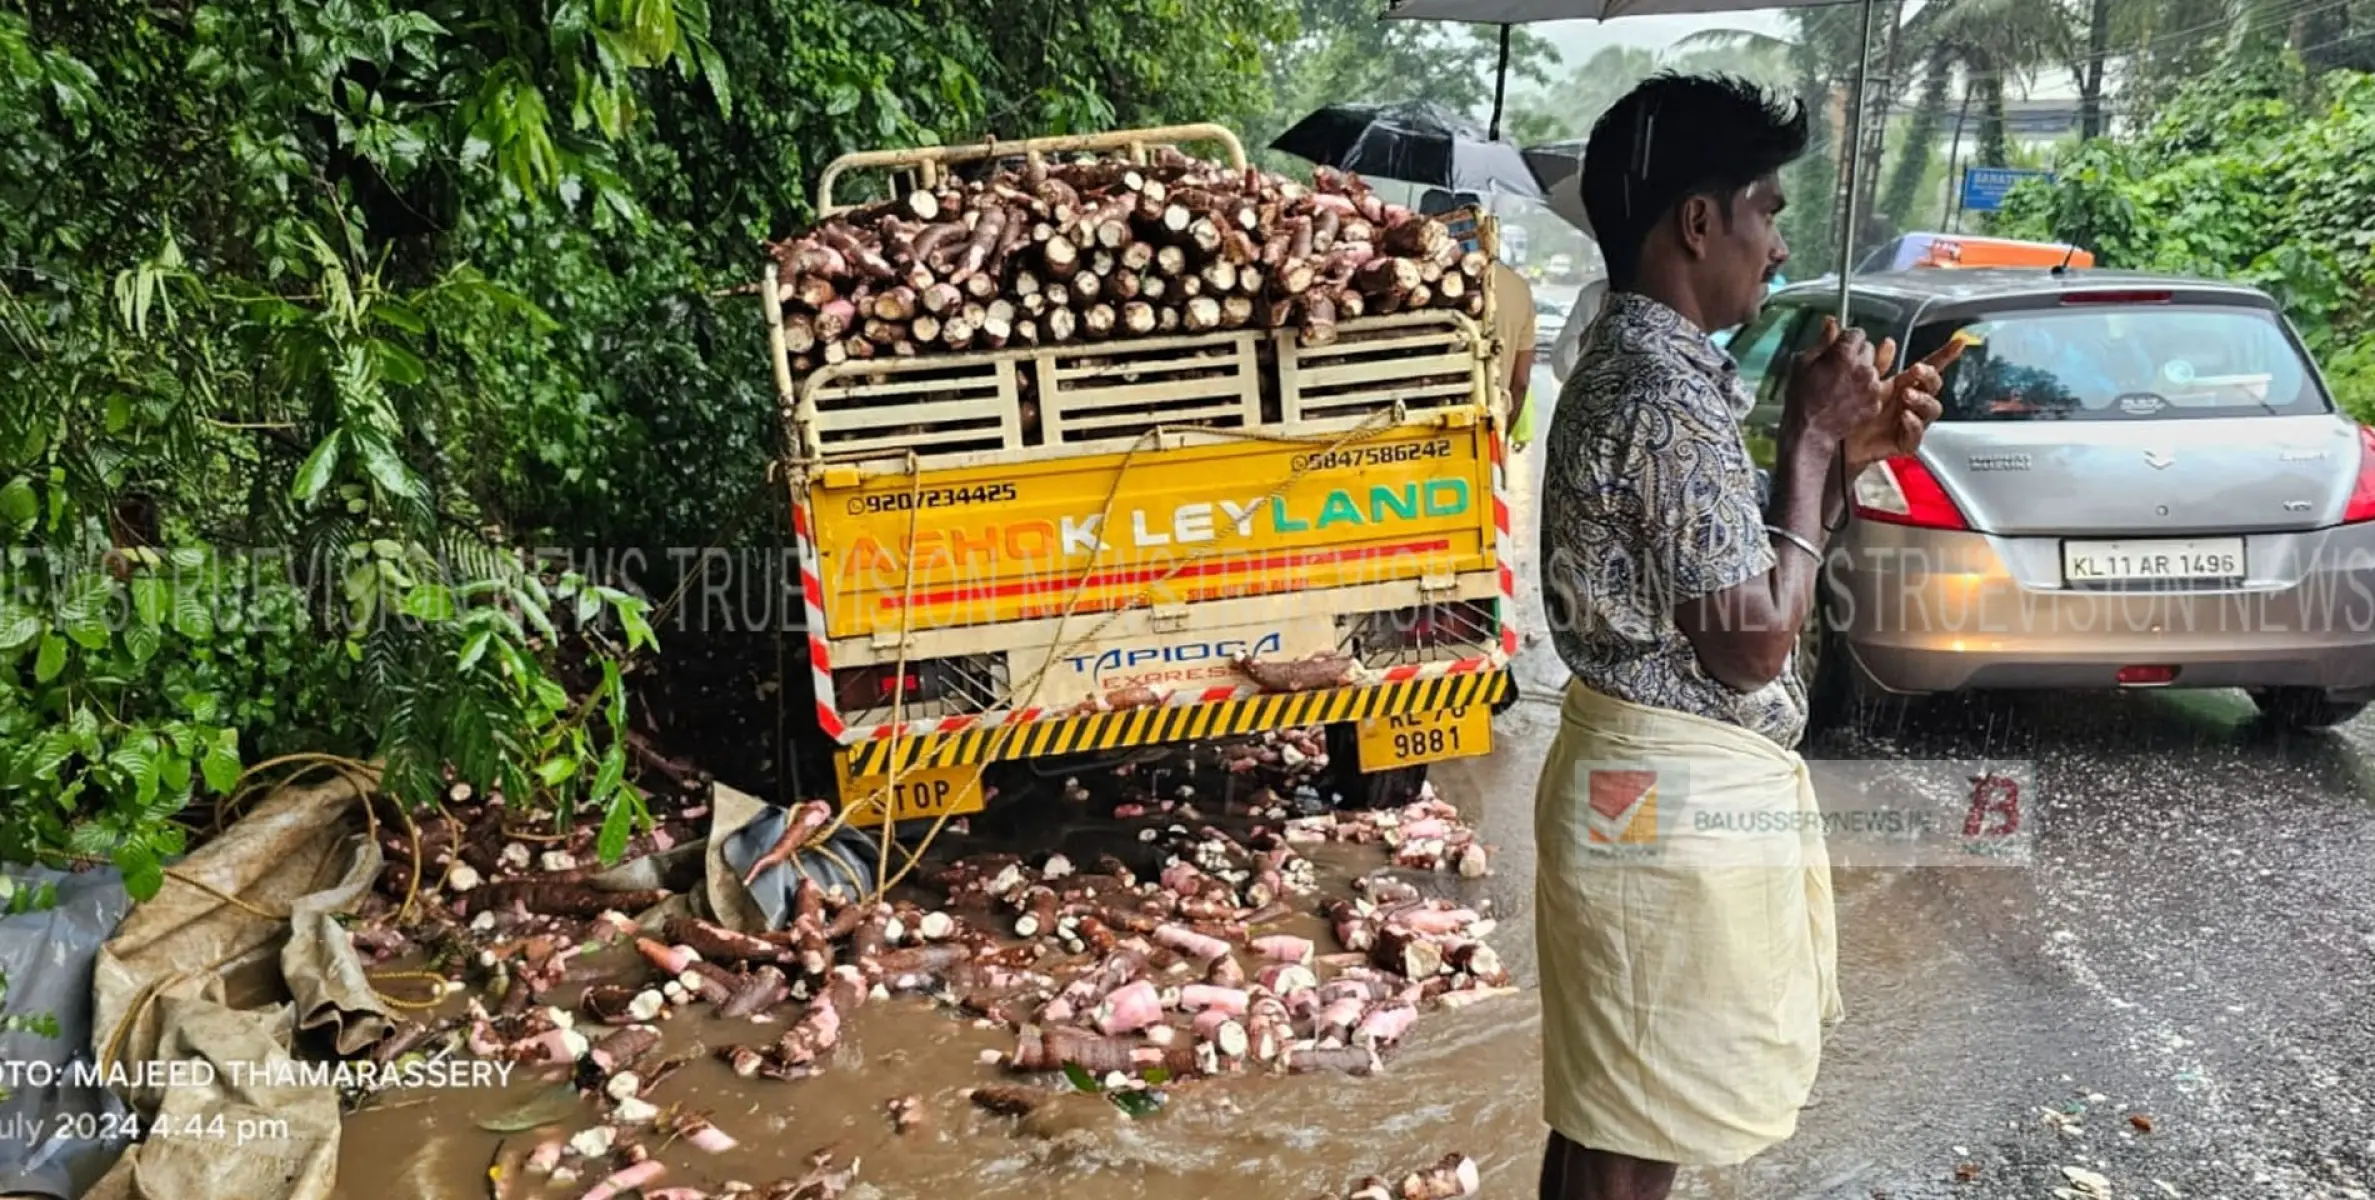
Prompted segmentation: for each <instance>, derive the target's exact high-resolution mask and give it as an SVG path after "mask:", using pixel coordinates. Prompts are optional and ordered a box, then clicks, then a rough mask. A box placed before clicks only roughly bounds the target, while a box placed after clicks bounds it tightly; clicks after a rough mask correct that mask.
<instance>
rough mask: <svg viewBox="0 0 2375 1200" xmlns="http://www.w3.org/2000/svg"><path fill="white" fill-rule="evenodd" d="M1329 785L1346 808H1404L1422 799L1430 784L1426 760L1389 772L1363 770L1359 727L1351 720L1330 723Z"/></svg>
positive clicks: (1328, 743)
mask: <svg viewBox="0 0 2375 1200" xmlns="http://www.w3.org/2000/svg"><path fill="white" fill-rule="evenodd" d="M1327 745H1328V779H1327V786H1328V787H1329V788H1330V789H1331V790H1333V791H1334V792H1335V793H1336V794H1337V795H1338V796H1341V797H1342V798H1343V799H1342V800H1341V801H1340V805H1341V806H1342V807H1344V808H1400V807H1402V806H1403V805H1405V804H1409V803H1412V802H1413V801H1416V800H1417V799H1418V794H1419V790H1420V789H1421V788H1424V787H1425V786H1426V784H1427V768H1426V765H1425V764H1424V763H1421V764H1420V765H1418V766H1415V767H1396V768H1394V769H1392V770H1388V771H1372V772H1366V773H1364V772H1363V771H1362V770H1361V750H1360V745H1359V734H1358V729H1357V727H1356V726H1355V725H1354V724H1353V723H1352V722H1350V721H1345V722H1341V723H1339V724H1335V725H1330V726H1328V742H1327Z"/></svg>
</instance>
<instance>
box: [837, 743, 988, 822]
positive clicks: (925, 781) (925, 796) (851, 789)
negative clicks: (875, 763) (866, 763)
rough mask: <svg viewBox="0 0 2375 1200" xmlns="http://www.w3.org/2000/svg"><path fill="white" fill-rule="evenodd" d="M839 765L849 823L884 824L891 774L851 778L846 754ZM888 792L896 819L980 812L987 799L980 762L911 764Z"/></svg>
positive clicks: (838, 760) (838, 759)
mask: <svg viewBox="0 0 2375 1200" xmlns="http://www.w3.org/2000/svg"><path fill="white" fill-rule="evenodd" d="M836 765H837V766H838V767H839V769H840V774H841V807H842V808H843V809H845V810H847V811H848V813H849V816H848V818H847V823H848V824H851V825H855V826H860V827H867V826H875V825H880V824H882V810H883V803H882V799H883V797H884V795H885V789H886V787H888V785H889V784H890V782H891V780H890V777H889V776H887V775H867V776H864V777H862V778H858V779H852V778H850V777H849V766H848V760H847V759H846V758H837V759H836ZM888 794H889V799H890V801H891V805H890V806H891V814H892V815H891V819H892V820H894V821H931V820H936V819H938V818H939V817H941V816H942V815H948V816H961V815H963V814H965V813H975V812H980V811H981V809H982V806H983V804H985V803H986V802H987V799H988V798H987V797H985V796H984V795H982V790H981V768H980V767H979V766H962V767H910V768H908V769H907V770H906V771H903V772H901V773H900V775H899V783H898V786H897V787H896V788H890V789H889V793H888Z"/></svg>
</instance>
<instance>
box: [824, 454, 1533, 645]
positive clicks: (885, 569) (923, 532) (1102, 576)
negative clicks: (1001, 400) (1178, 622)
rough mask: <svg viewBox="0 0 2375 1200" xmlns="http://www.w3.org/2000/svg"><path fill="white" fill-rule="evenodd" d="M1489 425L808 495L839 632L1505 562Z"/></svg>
mask: <svg viewBox="0 0 2375 1200" xmlns="http://www.w3.org/2000/svg"><path fill="white" fill-rule="evenodd" d="M1489 437H1490V434H1489V432H1488V431H1487V430H1486V429H1485V428H1484V427H1483V426H1482V425H1481V424H1471V425H1465V426H1459V427H1440V428H1427V427H1423V426H1421V427H1410V426H1404V427H1400V428H1394V429H1389V430H1386V431H1383V432H1381V433H1378V434H1375V435H1372V436H1366V437H1344V438H1334V439H1320V440H1300V441H1285V440H1274V439H1269V438H1262V437H1258V436H1254V435H1248V436H1247V437H1246V438H1245V439H1243V440H1237V441H1229V442H1224V443H1221V444H1215V445H1199V446H1187V447H1178V448H1171V449H1163V450H1144V451H1140V452H1138V453H1136V454H1134V455H1130V454H1101V455H1094V456H1087V457H1079V458H1065V459H1056V460H1040V461H1033V462H1022V463H1016V464H1012V465H1008V466H991V467H970V468H963V469H947V470H938V471H926V472H924V473H922V474H921V475H920V476H917V477H910V476H904V475H890V476H875V477H873V478H871V479H867V480H864V481H863V482H855V483H854V486H847V487H838V488H837V487H832V486H829V485H828V486H820V487H817V488H816V489H815V490H814V491H813V492H812V493H811V494H810V504H811V506H812V511H811V513H810V514H809V515H810V520H809V522H808V523H807V527H808V528H809V529H810V530H812V531H813V536H814V538H815V543H816V544H815V549H816V554H817V563H818V574H819V577H820V582H821V584H822V595H821V596H820V597H818V598H817V600H818V604H819V607H820V608H821V609H822V611H823V614H824V617H825V624H826V630H825V633H826V635H827V636H829V637H832V638H836V639H839V638H847V637H854V636H862V635H867V634H873V633H876V632H896V631H897V630H899V629H901V628H907V629H931V628H941V627H948V626H957V625H978V624H990V623H996V622H1002V621H1014V620H1028V619H1031V618H1034V617H1041V616H1050V615H1055V614H1060V613H1063V612H1065V611H1067V610H1069V611H1072V612H1094V611H1099V610H1107V609H1113V608H1121V607H1128V606H1131V605H1133V604H1134V603H1137V602H1139V601H1140V599H1141V598H1142V597H1144V598H1145V600H1146V602H1148V603H1153V604H1173V603H1188V602H1193V601H1203V600H1216V599H1228V598H1234V597H1244V596H1257V595H1265V594H1273V593H1282V592H1293V591H1301V590H1306V589H1314V588H1329V587H1339V586H1346V585H1352V584H1361V583H1373V582H1377V581H1380V580H1388V579H1409V578H1418V577H1422V576H1429V575H1442V574H1451V573H1456V572H1468V571H1476V570H1483V569H1488V568H1490V567H1491V566H1492V565H1493V561H1492V559H1493V550H1494V517H1493V486H1492V485H1493V478H1492V464H1491V460H1490V452H1489V441H1488V439H1489Z"/></svg>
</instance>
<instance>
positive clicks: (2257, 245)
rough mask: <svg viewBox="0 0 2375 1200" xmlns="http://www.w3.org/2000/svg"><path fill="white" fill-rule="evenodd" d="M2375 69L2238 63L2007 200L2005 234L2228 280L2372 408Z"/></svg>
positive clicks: (2103, 258)
mask: <svg viewBox="0 0 2375 1200" xmlns="http://www.w3.org/2000/svg"><path fill="white" fill-rule="evenodd" d="M2369 146H2375V76H2368V75H2361V74H2356V73H2352V72H2340V71H2338V72H2333V73H2329V74H2326V75H2324V76H2321V77H2318V78H2316V79H2315V80H2311V79H2310V78H2309V77H2308V76H2307V75H2306V74H2305V73H2304V72H2303V71H2302V70H2301V68H2300V66H2299V64H2298V63H2297V62H2287V61H2284V60H2282V59H2275V58H2271V57H2266V56H2260V57H2252V58H2246V59H2243V60H2240V61H2238V62H2236V63H2234V64H2231V65H2230V66H2229V67H2227V68H2225V69H2223V70H2221V71H2218V72H2216V73H2213V74H2211V75H2209V76H2206V77H2204V78H2203V79H2201V80H2200V81H2198V82H2197V83H2196V84H2194V85H2193V86H2192V87H2189V88H2187V89H2185V90H2184V91H2182V92H2181V93H2179V94H2178V96H2177V97H2176V99H2175V100H2174V101H2173V102H2172V104H2171V105H2170V107H2169V109H2168V111H2167V112H2165V113H2164V114H2163V115H2162V116H2161V117H2160V118H2159V119H2158V120H2156V121H2154V122H2153V124H2152V125H2151V126H2150V127H2148V128H2147V129H2146V130H2144V131H2143V133H2142V135H2141V136H2140V137H2138V138H2137V139H2136V141H2135V142H2134V143H2133V144H2120V143H2114V142H2109V141H2103V140H2098V141H2095V142H2091V143H2088V144H2086V145H2084V146H2082V147H2079V148H2078V149H2076V150H2075V151H2073V152H2072V153H2071V154H2070V155H2069V156H2068V157H2067V158H2065V159H2064V160H2063V161H2062V162H2060V163H2059V164H2057V168H2056V169H2057V171H2058V172H2059V175H2058V178H2057V179H2056V181H2055V182H2054V183H2053V184H2051V185H2046V184H2043V183H2041V182H2031V183H2027V184H2023V185H2022V186H2020V187H2018V188H2015V189H2014V190H2013V192H2012V193H2011V194H2010V195H2009V196H2007V197H2006V199H2005V207H2004V211H2003V213H2002V215H2001V219H2000V220H1999V222H1998V224H1997V229H1998V231H1999V232H2003V233H2006V234H2007V235H2009V236H2014V237H2035V238H2052V239H2062V240H2068V241H2072V242H2075V243H2077V244H2078V245H2081V246H2085V247H2087V248H2088V249H2090V250H2092V251H2093V252H2094V253H2095V256H2096V259H2097V261H2098V262H2099V263H2101V264H2102V265H2104V266H2109V267H2128V268H2135V269H2141V270H2152V271H2174V272H2183V273H2187V274H2195V275H2204V276H2209V277H2213V278H2221V279H2234V280H2238V281H2241V282H2244V283H2248V284H2251V285H2253V286H2255V287H2259V288H2263V289H2265V290H2266V291H2268V293H2269V294H2271V295H2272V296H2274V297H2275V298H2276V299H2277V301H2278V302H2279V303H2281V304H2282V305H2283V306H2284V309H2285V313H2286V315H2287V316H2288V317H2289V318H2290V319H2291V321H2292V323H2293V325H2294V326H2295V328H2297V329H2298V330H2299V331H2300V333H2301V336H2302V338H2303V340H2305V341H2306V342H2307V343H2308V344H2309V347H2310V349H2311V350H2312V352H2314V353H2315V354H2317V356H2318V357H2319V359H2320V361H2321V363H2322V365H2323V366H2324V368H2325V370H2326V373H2327V377H2328V382H2329V383H2330V384H2331V385H2332V386H2333V388H2334V390H2335V393H2336V395H2337V397H2338V399H2340V400H2341V402H2342V403H2343V405H2344V406H2345V407H2346V408H2347V409H2349V410H2350V411H2351V412H2352V413H2353V414H2354V415H2357V416H2359V417H2361V418H2362V419H2364V418H2368V417H2375V233H2370V232H2369V231H2370V230H2375V159H2370V158H2369V157H2368V155H2367V147H2369Z"/></svg>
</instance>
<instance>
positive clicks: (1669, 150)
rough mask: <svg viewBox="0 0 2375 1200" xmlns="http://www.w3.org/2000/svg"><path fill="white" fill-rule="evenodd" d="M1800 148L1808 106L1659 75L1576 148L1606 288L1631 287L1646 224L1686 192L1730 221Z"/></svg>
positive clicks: (1708, 79)
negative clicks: (1742, 195)
mask: <svg viewBox="0 0 2375 1200" xmlns="http://www.w3.org/2000/svg"><path fill="white" fill-rule="evenodd" d="M1805 152H1806V111H1805V107H1804V106H1803V105H1801V104H1799V103H1798V102H1797V101H1795V100H1791V101H1789V102H1788V103H1787V104H1784V103H1782V102H1781V101H1780V100H1778V99H1776V98H1775V97H1773V96H1771V95H1769V94H1767V93H1766V92H1765V90H1764V89H1763V88H1760V87H1758V86H1757V85H1756V84H1754V83H1751V82H1749V81H1748V80H1745V79H1740V78H1737V77H1735V76H1730V75H1681V74H1676V73H1674V72H1671V71H1665V72H1660V73H1659V74H1657V75H1653V76H1651V77H1650V78H1648V79H1645V80H1643V81H1642V82H1641V84H1640V86H1638V87H1636V88H1634V89H1633V90H1632V91H1631V92H1629V93H1627V94H1626V95H1625V98H1624V99H1622V100H1619V101H1617V102H1616V104H1615V105H1614V106H1613V107H1611V108H1610V109H1609V110H1608V111H1607V112H1605V113H1603V114H1601V116H1600V119H1599V120H1598V121H1597V122H1594V123H1593V125H1592V136H1591V142H1590V144H1588V145H1587V146H1586V147H1585V148H1584V152H1583V178H1582V182H1581V188H1582V192H1583V210H1584V213H1585V214H1586V215H1588V216H1589V217H1591V219H1592V232H1593V233H1594V234H1595V235H1597V236H1598V238H1599V242H1600V253H1601V255H1602V256H1603V257H1605V258H1606V259H1607V261H1608V284H1609V286H1610V287H1616V288H1623V287H1630V286H1632V283H1633V278H1634V276H1635V275H1636V274H1637V273H1638V272H1639V271H1640V269H1641V247H1642V243H1643V241H1644V240H1645V239H1647V238H1648V236H1649V231H1650V228H1651V227H1652V226H1654V225H1656V224H1657V223H1658V222H1659V221H1660V220H1661V219H1663V218H1664V217H1665V215H1666V214H1667V213H1669V212H1672V211H1673V210H1674V206H1676V205H1678V204H1680V203H1682V202H1683V201H1684V200H1685V199H1688V198H1689V197H1692V196H1700V195H1713V196H1716V197H1717V198H1719V199H1720V200H1721V201H1722V204H1723V213H1724V219H1725V220H1726V221H1729V220H1731V217H1732V201H1733V198H1734V197H1735V196H1737V195H1738V194H1739V192H1740V190H1741V189H1742V188H1745V187H1747V186H1748V185H1749V184H1751V183H1754V182H1756V181H1757V180H1758V179H1761V178H1763V177H1764V176H1766V175H1769V174H1771V173H1773V172H1775V171H1778V170H1780V169H1781V168H1782V167H1784V166H1786V165H1788V164H1789V163H1790V162H1792V161H1793V160H1795V159H1796V158H1797V157H1798V156H1799V155H1801V154H1804V153H1805Z"/></svg>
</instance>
